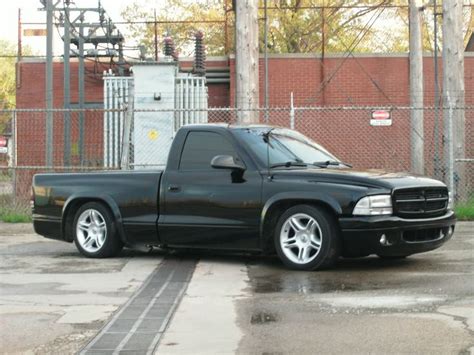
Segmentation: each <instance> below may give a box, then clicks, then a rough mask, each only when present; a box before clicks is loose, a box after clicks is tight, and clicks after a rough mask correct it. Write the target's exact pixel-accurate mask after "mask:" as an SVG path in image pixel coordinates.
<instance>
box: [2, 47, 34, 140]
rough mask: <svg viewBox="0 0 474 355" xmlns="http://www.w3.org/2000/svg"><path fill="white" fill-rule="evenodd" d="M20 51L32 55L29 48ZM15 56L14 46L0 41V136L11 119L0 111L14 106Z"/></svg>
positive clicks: (15, 49)
mask: <svg viewBox="0 0 474 355" xmlns="http://www.w3.org/2000/svg"><path fill="white" fill-rule="evenodd" d="M22 50H23V54H25V55H32V51H31V48H30V47H23V49H22ZM16 56H17V47H16V44H14V43H13V42H10V41H7V40H3V39H0V134H1V133H2V132H3V131H4V129H5V126H6V124H7V123H8V121H9V120H10V118H11V115H10V114H5V113H2V112H1V110H9V109H13V108H15V105H16V60H17V57H16Z"/></svg>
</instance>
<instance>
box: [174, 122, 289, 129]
mask: <svg viewBox="0 0 474 355" xmlns="http://www.w3.org/2000/svg"><path fill="white" fill-rule="evenodd" d="M209 127H215V128H224V129H247V128H254V129H255V128H259V129H263V128H268V129H270V128H274V127H275V128H276V127H278V128H280V126H273V125H269V124H247V125H241V124H231V123H224V122H218V123H194V124H189V125H186V126H183V127H181V128H180V129H189V128H209ZM282 128H283V127H282Z"/></svg>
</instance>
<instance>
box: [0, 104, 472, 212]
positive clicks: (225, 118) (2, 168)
mask: <svg viewBox="0 0 474 355" xmlns="http://www.w3.org/2000/svg"><path fill="white" fill-rule="evenodd" d="M380 109H383V110H384V112H388V113H389V114H390V119H391V124H390V125H378V124H377V123H376V122H375V123H374V122H372V125H371V119H373V116H374V111H378V110H380ZM454 110H459V112H461V111H462V112H463V113H464V123H462V122H461V126H463V127H464V128H463V130H459V127H460V122H455V125H457V126H456V127H458V129H457V130H452V131H451V132H452V134H451V135H449V134H445V130H444V127H445V122H444V119H443V117H445V115H446V114H447V113H446V112H443V110H442V109H440V110H435V109H434V108H431V107H427V108H424V109H423V113H424V132H413V130H412V128H411V125H410V112H411V108H410V107H390V108H376V107H334V108H327V107H285V108H270V109H257V110H248V111H241V110H237V109H233V108H209V109H206V110H160V111H156V110H155V111H147V110H134V111H133V112H128V111H127V110H126V109H123V110H118V109H117V110H100V109H93V110H92V109H87V110H63V109H55V110H51V111H47V110H44V109H37V110H33V109H24V110H10V111H1V112H0V117H7V118H8V120H9V121H10V122H11V124H10V127H11V136H10V137H9V139H10V141H11V143H12V144H10V148H9V151H8V153H7V154H5V153H0V199H1V201H0V203H2V204H5V203H21V202H22V201H28V199H29V196H30V191H31V181H32V177H33V175H34V174H36V173H40V172H79V171H82V172H86V171H93V170H116V169H120V168H121V167H122V168H127V169H150V168H163V167H164V166H165V164H166V160H167V156H168V151H169V148H170V146H171V142H172V140H173V137H174V135H175V133H176V131H177V130H178V129H179V127H181V126H183V125H186V124H197V123H227V124H235V123H237V122H241V121H242V120H250V121H254V122H257V121H258V122H260V123H262V124H266V123H268V124H271V125H277V126H282V127H289V128H294V129H296V130H298V131H300V132H301V133H303V134H305V135H307V136H308V137H310V138H312V139H313V140H315V141H316V142H317V143H319V144H321V145H323V146H324V147H325V148H327V149H328V150H329V151H330V152H332V153H333V154H334V155H336V156H337V157H338V158H340V159H341V160H343V161H345V162H348V163H351V164H352V165H353V166H354V169H383V170H387V171H410V170H411V155H412V150H411V143H410V142H411V136H412V134H415V135H416V136H417V137H419V138H421V139H422V141H423V143H424V152H423V157H424V169H423V170H424V175H427V176H430V177H434V178H436V179H439V180H443V181H445V182H446V183H448V186H450V187H451V189H452V190H454V192H455V197H456V200H457V201H468V200H472V199H473V198H474V160H473V158H474V107H464V108H454ZM451 111H453V109H451ZM456 117H459V115H458V116H456ZM384 123H385V124H388V123H389V122H387V121H384ZM374 124H377V125H374ZM462 131H464V134H463V135H462V136H459V133H460V132H462ZM7 133H8V132H7ZM456 135H457V136H456ZM462 142H463V144H462Z"/></svg>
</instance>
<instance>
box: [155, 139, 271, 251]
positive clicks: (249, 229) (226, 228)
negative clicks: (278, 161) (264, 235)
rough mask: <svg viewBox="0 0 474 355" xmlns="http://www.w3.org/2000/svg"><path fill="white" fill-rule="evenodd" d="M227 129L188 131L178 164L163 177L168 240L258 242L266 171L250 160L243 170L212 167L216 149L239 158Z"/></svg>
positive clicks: (212, 244)
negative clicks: (259, 170) (260, 169)
mask: <svg viewBox="0 0 474 355" xmlns="http://www.w3.org/2000/svg"><path fill="white" fill-rule="evenodd" d="M225 133H226V132H222V133H217V132H214V131H212V132H211V131H205V130H191V131H189V132H188V134H187V136H186V139H185V142H184V146H183V150H182V153H181V157H180V161H179V166H178V167H177V169H170V170H169V171H167V172H166V174H165V176H164V177H163V182H162V184H163V186H162V193H164V199H161V201H164V206H163V209H162V211H160V215H161V217H160V223H159V231H160V236H161V238H162V240H163V242H164V243H165V244H167V245H169V246H183V247H184V246H186V247H202V248H217V249H246V250H248V249H258V248H259V224H260V212H261V191H262V176H261V175H260V173H259V172H258V171H257V170H256V169H249V168H248V166H249V165H247V169H246V170H245V171H242V172H239V171H236V170H231V169H214V168H212V167H211V160H212V159H213V158H214V157H215V156H216V155H231V156H233V157H234V158H235V159H240V157H239V155H238V153H237V150H236V149H235V146H234V144H233V142H232V139H231V138H232V137H230V133H228V135H226V134H225ZM243 163H244V164H245V162H243Z"/></svg>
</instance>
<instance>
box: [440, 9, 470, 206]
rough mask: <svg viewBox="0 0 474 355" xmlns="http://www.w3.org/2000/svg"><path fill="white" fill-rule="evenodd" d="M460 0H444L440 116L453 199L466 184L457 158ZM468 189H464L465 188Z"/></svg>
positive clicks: (461, 122) (460, 148)
mask: <svg viewBox="0 0 474 355" xmlns="http://www.w3.org/2000/svg"><path fill="white" fill-rule="evenodd" d="M462 19H463V16H462V0H449V1H448V0H447V1H443V119H444V134H443V137H444V139H443V141H444V161H445V167H446V182H447V184H448V187H449V188H450V190H451V192H452V193H454V195H455V197H456V198H458V199H459V198H461V199H463V198H464V197H465V196H461V194H460V192H462V191H456V186H463V185H465V184H466V179H465V178H466V174H465V171H464V170H465V169H463V166H462V163H460V164H457V165H456V164H455V160H456V159H463V158H464V155H465V147H464V144H465V117H464V43H463V35H462ZM466 192H467V191H466Z"/></svg>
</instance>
